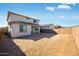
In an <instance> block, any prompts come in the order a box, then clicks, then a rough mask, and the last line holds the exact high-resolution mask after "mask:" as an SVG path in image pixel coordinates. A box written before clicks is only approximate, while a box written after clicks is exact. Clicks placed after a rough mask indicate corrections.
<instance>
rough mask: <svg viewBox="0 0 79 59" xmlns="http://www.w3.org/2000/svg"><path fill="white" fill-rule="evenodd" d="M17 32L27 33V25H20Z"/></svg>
mask: <svg viewBox="0 0 79 59" xmlns="http://www.w3.org/2000/svg"><path fill="white" fill-rule="evenodd" d="M19 31H20V32H27V25H23V24H21V25H20V26H19Z"/></svg>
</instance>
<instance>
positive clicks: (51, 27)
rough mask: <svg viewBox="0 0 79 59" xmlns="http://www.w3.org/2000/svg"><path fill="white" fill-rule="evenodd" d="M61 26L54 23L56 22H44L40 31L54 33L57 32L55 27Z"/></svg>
mask: <svg viewBox="0 0 79 59" xmlns="http://www.w3.org/2000/svg"><path fill="white" fill-rule="evenodd" d="M57 28H61V26H59V25H54V24H44V25H40V32H41V33H53V34H57V33H56V32H55V31H54V29H57Z"/></svg>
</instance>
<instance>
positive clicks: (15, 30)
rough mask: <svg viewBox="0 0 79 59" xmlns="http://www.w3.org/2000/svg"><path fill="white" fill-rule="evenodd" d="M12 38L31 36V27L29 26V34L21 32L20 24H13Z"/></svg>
mask: <svg viewBox="0 0 79 59" xmlns="http://www.w3.org/2000/svg"><path fill="white" fill-rule="evenodd" d="M11 30H12V31H11V36H12V37H19V36H24V35H31V26H30V25H27V32H19V24H11Z"/></svg>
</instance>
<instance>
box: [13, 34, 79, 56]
mask: <svg viewBox="0 0 79 59" xmlns="http://www.w3.org/2000/svg"><path fill="white" fill-rule="evenodd" d="M26 38H27V39H26ZM13 42H14V43H15V44H16V45H17V46H19V48H20V49H21V51H23V53H24V54H25V55H30V56H79V49H78V48H77V45H76V42H75V39H74V38H73V36H72V35H71V34H55V35H53V34H51V33H41V34H34V35H31V36H25V37H22V38H17V39H13Z"/></svg>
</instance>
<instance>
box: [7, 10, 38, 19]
mask: <svg viewBox="0 0 79 59" xmlns="http://www.w3.org/2000/svg"><path fill="white" fill-rule="evenodd" d="M10 14H14V15H18V16H21V17H25V18H29V19H34V20H39V19H36V18H32V17H28V16H24V15H20V14H17V13H13V12H10V11H8V17H7V20H8V18H9V15H10Z"/></svg>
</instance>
